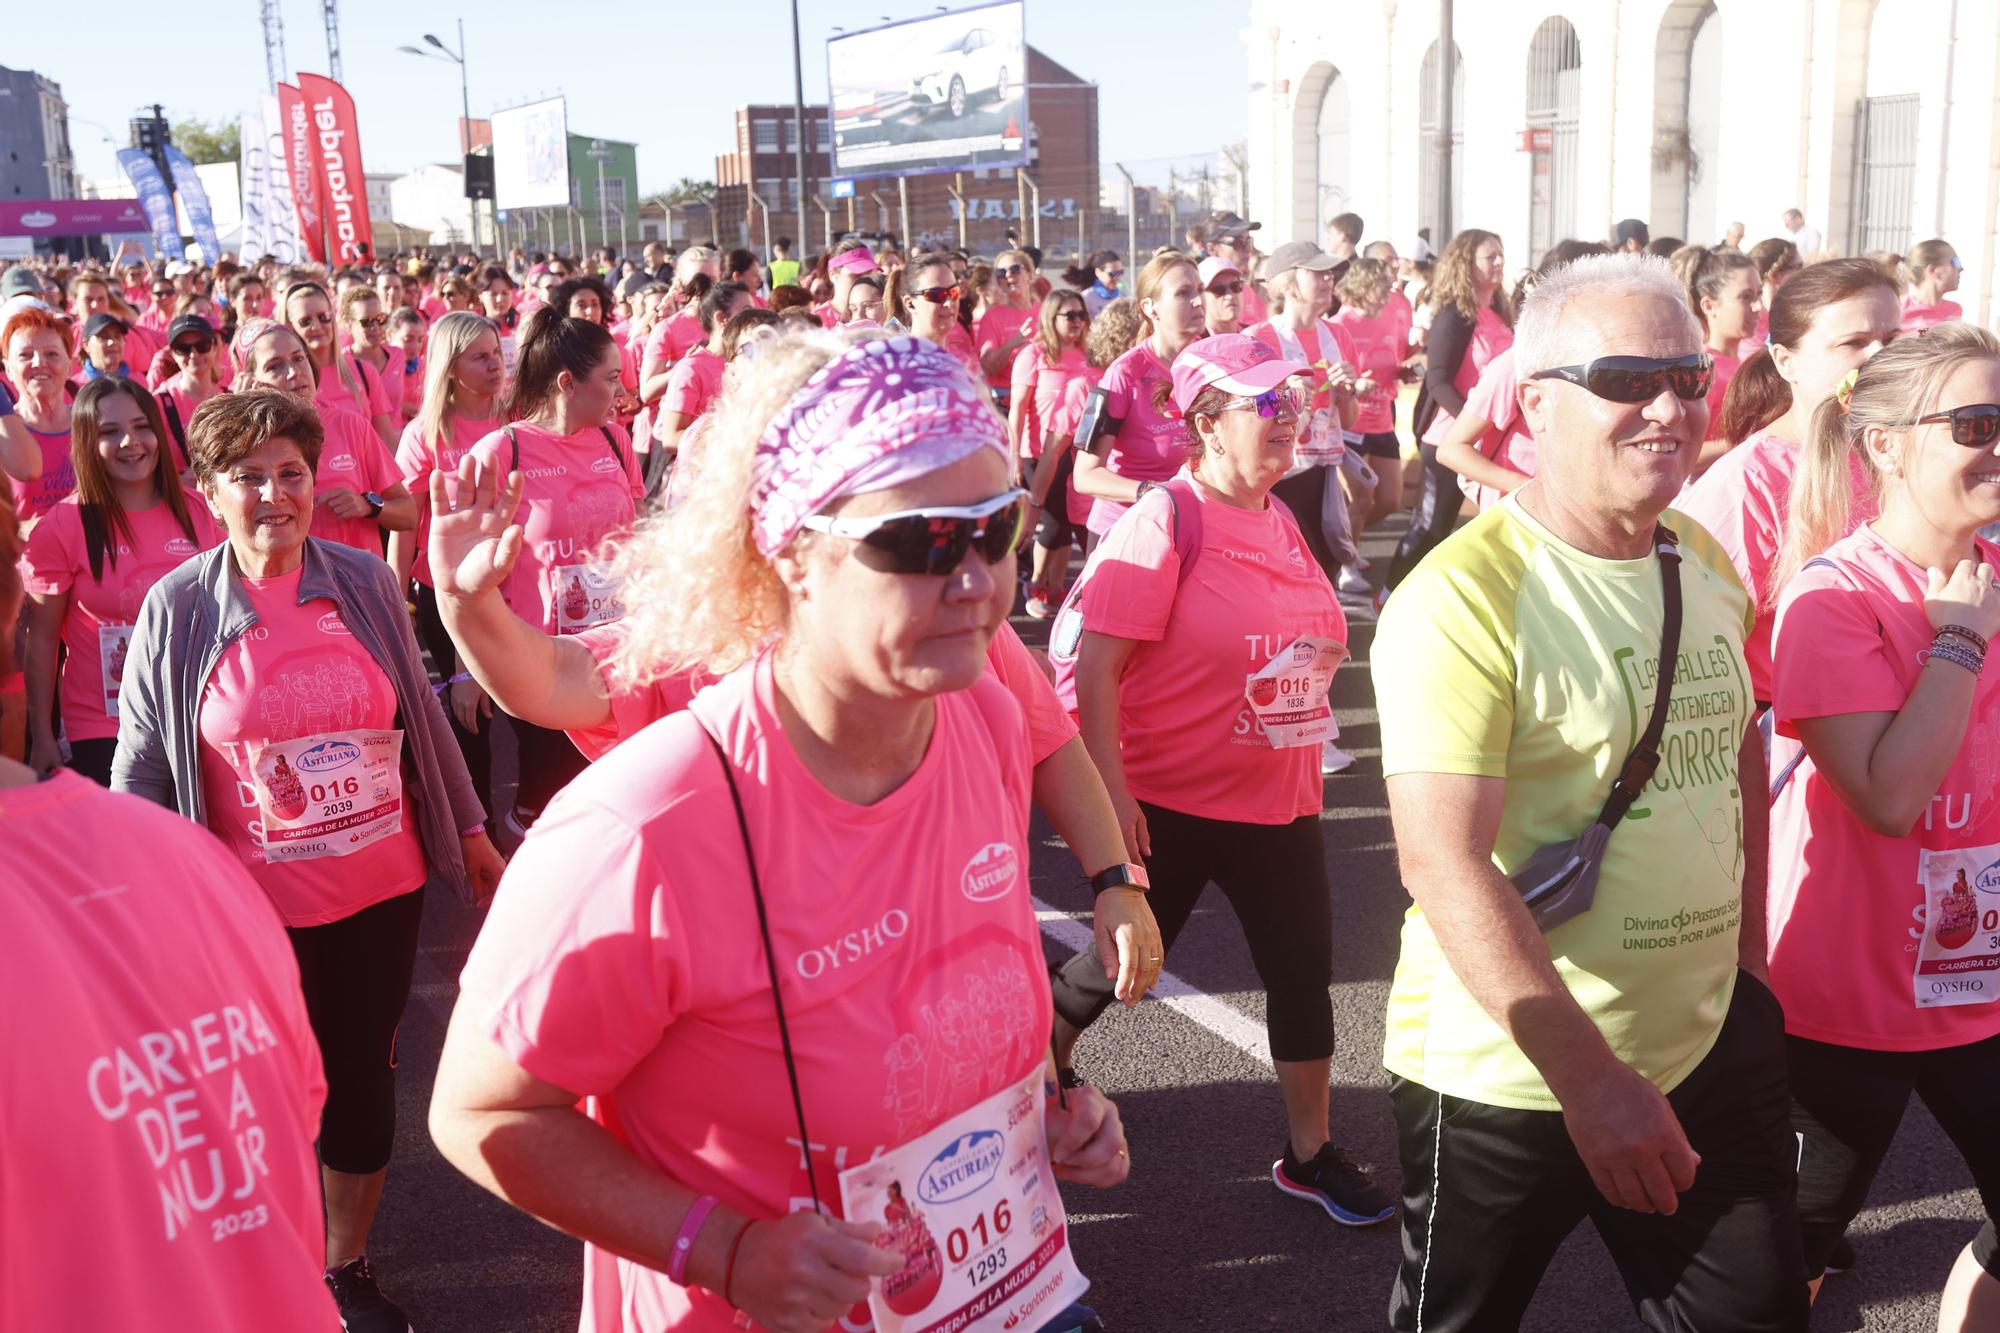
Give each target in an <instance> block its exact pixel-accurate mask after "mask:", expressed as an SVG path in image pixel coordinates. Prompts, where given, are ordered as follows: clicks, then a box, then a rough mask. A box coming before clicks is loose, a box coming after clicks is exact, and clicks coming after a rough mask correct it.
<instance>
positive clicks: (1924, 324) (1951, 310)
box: [1902, 296, 1965, 333]
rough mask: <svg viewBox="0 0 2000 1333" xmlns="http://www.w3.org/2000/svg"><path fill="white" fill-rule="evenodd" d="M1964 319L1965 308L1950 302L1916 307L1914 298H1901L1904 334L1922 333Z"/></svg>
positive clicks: (1944, 301)
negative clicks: (1939, 325) (1936, 326)
mask: <svg viewBox="0 0 2000 1333" xmlns="http://www.w3.org/2000/svg"><path fill="white" fill-rule="evenodd" d="M1964 318H1965V308H1964V307H1963V306H1961V305H1959V303H1958V302H1956V301H1952V300H1943V301H1939V302H1938V303H1937V304H1936V305H1918V304H1917V299H1916V298H1915V297H1914V296H1906V297H1904V298H1903V325H1902V331H1903V332H1904V333H1922V332H1923V331H1924V330H1925V329H1928V328H1931V327H1933V326H1935V325H1938V324H1945V323H1949V322H1950V321H1952V320H1955V319H1964Z"/></svg>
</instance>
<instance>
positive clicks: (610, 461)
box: [590, 458, 625, 472]
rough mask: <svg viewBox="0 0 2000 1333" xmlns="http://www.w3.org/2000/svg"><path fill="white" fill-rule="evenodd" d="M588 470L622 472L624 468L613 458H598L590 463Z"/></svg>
mask: <svg viewBox="0 0 2000 1333" xmlns="http://www.w3.org/2000/svg"><path fill="white" fill-rule="evenodd" d="M590 470H591V471H592V472H623V471H624V470H625V469H624V468H623V467H621V466H619V463H618V460H617V459H615V458H600V459H598V460H597V461H596V462H594V463H592V464H591V465H590Z"/></svg>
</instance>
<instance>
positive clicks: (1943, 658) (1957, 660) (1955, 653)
mask: <svg viewBox="0 0 2000 1333" xmlns="http://www.w3.org/2000/svg"><path fill="white" fill-rule="evenodd" d="M1930 660H1931V661H1933V662H1949V663H1951V664H1952V665H1953V666H1959V667H1964V668H1965V669H1966V670H1967V671H1970V672H1971V673H1972V674H1973V675H1975V676H1977V675H1979V674H1980V673H1981V672H1982V671H1984V670H1985V669H1986V657H1985V655H1984V654H1982V653H1975V652H1973V651H1972V650H1971V649H1970V648H1967V647H1965V646H1964V645H1963V644H1959V643H1954V642H1952V641H1951V640H1949V639H1944V640H1940V641H1936V642H1933V643H1932V644H1931V653H1930Z"/></svg>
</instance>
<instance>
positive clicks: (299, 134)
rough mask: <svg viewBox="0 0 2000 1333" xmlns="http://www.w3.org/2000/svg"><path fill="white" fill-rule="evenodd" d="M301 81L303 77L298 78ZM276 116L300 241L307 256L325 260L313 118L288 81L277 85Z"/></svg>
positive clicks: (304, 102) (324, 232) (315, 261)
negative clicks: (282, 127) (282, 136)
mask: <svg viewBox="0 0 2000 1333" xmlns="http://www.w3.org/2000/svg"><path fill="white" fill-rule="evenodd" d="M301 82H303V80H301ZM278 120H279V122H280V123H281V124H282V125H283V126H284V138H285V166H286V169H287V171H288V172H289V173H290V175H291V181H292V207H293V209H294V211H296V212H297V213H298V215H299V241H300V242H301V244H303V245H304V246H305V251H306V257H307V258H308V259H310V260H312V261H313V262H314V263H316V264H324V263H325V262H326V231H325V229H324V228H323V227H322V226H321V214H320V198H319V196H320V189H319V167H318V165H317V155H316V153H315V152H314V149H313V134H312V122H311V120H310V118H309V116H308V113H307V111H306V99H305V95H304V94H303V93H301V92H300V91H299V90H298V89H297V88H294V87H293V86H292V85H291V84H289V83H281V84H279V85H278Z"/></svg>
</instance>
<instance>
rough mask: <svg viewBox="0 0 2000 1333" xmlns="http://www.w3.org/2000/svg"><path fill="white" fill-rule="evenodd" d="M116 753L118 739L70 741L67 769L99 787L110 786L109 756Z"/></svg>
mask: <svg viewBox="0 0 2000 1333" xmlns="http://www.w3.org/2000/svg"><path fill="white" fill-rule="evenodd" d="M117 753H118V738H117V737H116V736H106V737H104V738H103V739H102V740H94V741H71V742H70V743H69V767H70V769H71V770H72V771H73V772H77V773H81V774H83V775H84V776H85V777H87V778H89V779H90V780H91V781H92V782H95V783H96V784H97V785H98V786H100V787H109V786H110V785H111V756H113V755H115V754H117Z"/></svg>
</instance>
